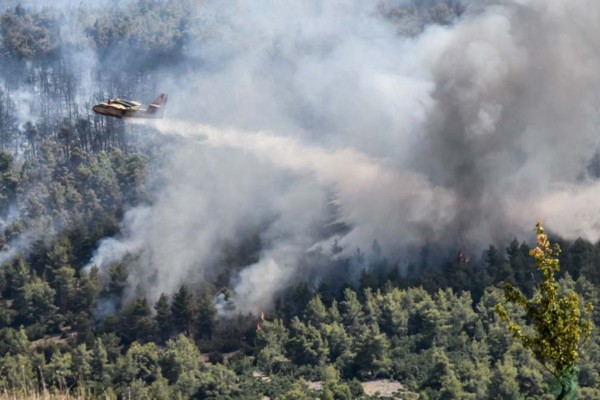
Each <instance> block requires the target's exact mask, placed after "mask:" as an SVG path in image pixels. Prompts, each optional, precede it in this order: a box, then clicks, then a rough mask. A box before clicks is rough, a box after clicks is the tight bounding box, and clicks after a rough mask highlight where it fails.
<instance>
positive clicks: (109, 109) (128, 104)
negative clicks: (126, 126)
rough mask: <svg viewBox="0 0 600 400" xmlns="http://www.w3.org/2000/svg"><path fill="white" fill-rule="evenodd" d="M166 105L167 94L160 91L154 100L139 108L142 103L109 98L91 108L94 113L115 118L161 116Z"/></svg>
mask: <svg viewBox="0 0 600 400" xmlns="http://www.w3.org/2000/svg"><path fill="white" fill-rule="evenodd" d="M166 105H167V95H166V94H164V93H161V94H160V95H159V96H158V97H157V98H156V100H154V101H153V102H152V103H150V104H148V107H146V108H145V109H144V108H141V106H142V103H140V102H138V101H132V100H123V99H119V98H117V99H109V100H108V101H106V102H102V103H100V104H96V105H95V106H94V107H92V110H93V111H94V112H95V113H96V114H101V115H106V116H109V117H116V118H162V117H163V114H164V112H165V107H166Z"/></svg>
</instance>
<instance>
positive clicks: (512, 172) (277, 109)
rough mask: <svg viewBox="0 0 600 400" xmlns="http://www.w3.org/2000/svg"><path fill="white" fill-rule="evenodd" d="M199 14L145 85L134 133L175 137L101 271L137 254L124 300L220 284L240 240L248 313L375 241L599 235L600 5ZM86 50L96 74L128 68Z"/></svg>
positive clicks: (388, 249)
mask: <svg viewBox="0 0 600 400" xmlns="http://www.w3.org/2000/svg"><path fill="white" fill-rule="evenodd" d="M67 3H68V2H67ZM67 3H65V4H67ZM127 4H129V3H127ZM187 6H188V7H190V10H191V12H190V18H189V20H188V21H186V22H187V23H188V24H189V26H191V27H193V29H191V32H193V33H194V34H195V36H194V35H191V36H190V37H187V38H186V42H185V44H184V45H182V46H181V49H182V50H181V54H180V55H179V56H178V57H173V58H172V59H169V62H168V63H166V64H164V65H161V67H160V68H158V69H157V70H156V71H153V72H152V75H151V79H148V81H150V82H151V84H147V86H146V87H144V88H143V91H144V92H150V91H151V90H152V91H155V93H152V94H150V93H147V94H148V96H151V95H155V94H156V93H158V92H165V93H168V94H169V99H170V100H169V105H168V108H167V110H166V114H165V119H163V120H162V121H158V122H144V123H141V124H137V125H134V129H135V130H136V131H140V132H142V134H141V137H143V135H148V137H150V136H151V135H153V134H156V133H160V134H162V135H164V137H163V138H162V140H163V141H164V142H168V145H167V146H165V148H164V149H163V150H164V152H163V156H162V159H163V160H166V161H165V162H164V168H162V169H161V170H160V172H159V173H158V174H157V177H155V178H154V179H155V181H154V182H153V183H152V184H151V185H150V187H153V188H154V190H153V191H152V192H151V196H150V197H151V199H150V201H149V202H148V204H144V205H141V206H138V207H135V208H131V209H130V210H129V211H128V212H127V213H126V214H125V216H124V218H123V220H122V221H121V225H120V226H121V229H120V232H119V233H118V234H117V235H115V236H114V237H110V238H105V239H104V240H102V241H101V242H100V243H98V247H97V249H96V251H95V253H94V256H93V257H92V259H91V260H90V262H89V265H90V266H91V265H97V266H99V267H100V268H101V269H102V270H106V269H107V268H109V266H110V265H112V264H114V263H115V262H118V261H121V260H123V259H125V258H127V257H128V256H134V257H130V258H128V263H130V264H131V265H130V266H129V272H130V275H129V282H128V283H129V287H130V292H131V293H133V292H134V291H136V290H138V289H142V290H143V292H144V293H145V294H146V295H147V296H148V297H149V298H150V299H153V300H154V299H156V298H157V297H158V296H159V295H160V293H162V292H167V293H172V292H174V291H175V290H177V288H178V287H179V285H181V283H182V282H186V281H203V280H213V279H215V277H216V276H218V275H219V271H220V265H221V262H222V254H221V250H222V248H223V247H224V246H226V245H227V244H230V243H236V244H237V243H238V242H242V241H243V240H244V238H245V237H247V236H255V237H257V238H258V239H257V241H256V245H255V246H254V247H253V248H252V251H253V252H254V253H255V254H253V257H250V258H252V259H253V261H252V262H250V263H249V264H248V265H239V266H237V269H236V270H235V273H234V275H233V276H231V277H230V280H229V282H228V284H229V285H230V286H231V287H232V288H233V291H234V296H233V302H234V304H235V307H236V308H235V309H236V311H243V312H246V311H250V312H256V311H257V310H263V309H264V310H268V309H269V306H270V305H271V303H272V301H273V298H274V296H276V295H277V293H278V292H280V291H281V290H283V289H284V288H285V287H286V286H288V285H290V284H292V283H295V282H299V281H303V280H306V279H311V280H313V281H314V282H318V281H319V280H325V279H328V278H329V279H331V277H334V276H338V274H340V272H339V271H336V270H335V268H336V265H337V264H336V263H335V262H333V261H332V260H335V258H336V257H341V256H350V255H352V254H353V253H354V252H355V251H356V249H357V248H360V249H361V250H362V251H363V252H367V253H368V252H369V249H371V246H372V244H373V242H374V241H376V242H377V244H378V246H379V248H380V251H381V255H380V256H381V257H385V258H387V259H388V260H389V261H390V263H391V264H398V265H400V266H401V267H402V266H403V265H405V264H406V263H407V260H409V259H410V258H411V257H413V256H414V255H413V254H411V252H414V249H418V248H419V247H420V246H423V245H424V244H426V243H440V244H441V245H442V246H447V247H448V248H452V249H458V248H462V249H465V251H467V252H469V253H472V254H478V253H479V252H480V251H481V250H482V249H484V248H485V247H487V245H489V244H490V243H497V244H500V245H502V244H503V243H506V241H508V240H511V239H512V238H513V237H515V236H517V237H519V238H524V237H526V236H525V235H524V233H525V232H528V231H529V228H530V226H531V225H532V221H535V220H537V219H538V218H541V219H543V220H544V222H545V226H546V227H548V228H550V229H551V230H553V231H554V232H556V233H557V234H560V235H562V236H564V237H567V238H574V237H577V236H579V235H581V236H583V237H585V238H587V239H590V240H593V241H595V240H598V239H599V238H600V235H599V233H600V228H599V226H600V220H599V217H598V216H599V215H600V214H599V213H598V211H600V210H599V208H600V207H599V206H598V204H597V202H596V201H595V199H597V198H598V195H599V194H600V184H599V183H598V180H597V178H598V177H599V176H600V174H598V173H594V168H592V167H593V160H594V159H595V158H594V157H595V156H596V157H597V153H598V150H599V148H600V147H599V140H598V138H599V137H600V135H598V121H599V117H600V115H599V111H598V110H600V98H599V96H598V93H600V75H599V74H598V73H597V71H599V70H600V52H599V51H598V49H599V48H600V43H599V41H600V39H599V38H600V32H599V31H600V28H599V27H598V24H597V23H596V20H595V16H596V15H598V13H599V12H600V3H598V2H595V1H592V0H583V1H578V2H568V1H566V0H504V1H486V2H463V3H460V2H457V1H450V0H446V1H441V0H440V1H436V0H422V1H416V2H413V1H411V2H409V1H402V0H398V1H394V0H386V1H380V2H373V1H366V0H365V1H360V0H356V1H351V2H348V1H341V0H339V1H338V0H334V1H320V0H311V1H305V2H280V1H275V0H261V1H254V2H244V1H236V0H228V1H225V2H223V1H205V2H202V3H201V4H194V3H190V4H187ZM82 7H84V8H85V7H88V5H86V4H85V2H84V3H83V5H82ZM73 23H75V22H73ZM67 26H68V24H67ZM167 33H168V32H167ZM165 34H166V33H165ZM76 54H78V56H74V58H75V59H76V61H77V65H78V66H79V68H80V69H81V68H83V67H82V66H86V67H85V68H88V69H91V70H93V71H100V72H103V71H104V69H107V70H111V68H113V69H118V67H115V65H117V66H119V65H122V64H123V62H122V61H121V62H119V60H122V57H124V53H123V49H121V48H117V49H114V50H112V49H109V50H107V54H108V56H105V57H104V58H103V59H102V60H101V59H100V58H98V57H92V56H90V54H94V49H91V48H85V47H83V48H79V49H78V53H76ZM154 61H156V60H154ZM149 62H150V61H149ZM123 69H126V68H123ZM127 72H131V71H127ZM87 78H88V79H87V80H86V79H82V80H81V82H82V83H81V85H83V86H86V85H92V84H91V83H89V81H90V79H91V78H89V77H87ZM94 85H98V83H94ZM80 89H81V90H80V92H82V91H85V89H87V87H82V88H80ZM140 90H142V89H140ZM126 95H127V94H123V96H124V97H125V96H126ZM22 98H23V99H29V98H35V96H25V95H24V96H22ZM24 101H25V100H24ZM176 137H177V139H176ZM334 244H336V245H339V246H340V247H341V249H342V250H341V253H336V254H331V251H330V249H331V247H332V246H333V245H334ZM358 267H360V266H358Z"/></svg>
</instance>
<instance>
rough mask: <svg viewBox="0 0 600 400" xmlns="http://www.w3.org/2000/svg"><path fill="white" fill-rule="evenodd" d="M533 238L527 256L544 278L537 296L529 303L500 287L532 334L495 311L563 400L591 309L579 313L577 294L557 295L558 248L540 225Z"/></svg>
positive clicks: (511, 289) (510, 287)
mask: <svg viewBox="0 0 600 400" xmlns="http://www.w3.org/2000/svg"><path fill="white" fill-rule="evenodd" d="M536 234H537V247H536V248H534V249H533V250H531V252H530V255H531V256H532V257H534V259H535V264H536V266H537V268H538V269H539V270H540V271H541V272H542V273H543V275H544V281H543V282H542V283H540V284H539V285H538V292H537V293H536V294H535V295H534V296H533V297H532V298H531V299H527V298H526V297H525V295H523V293H522V292H521V291H520V290H519V289H517V288H516V287H514V286H513V285H511V284H510V283H508V282H505V284H504V295H505V298H506V300H507V301H509V302H511V303H514V304H517V305H519V306H520V307H522V308H523V309H524V310H525V312H526V315H527V318H528V319H529V321H530V322H531V324H532V325H533V328H534V332H533V333H531V334H530V333H528V332H526V330H525V329H524V328H523V327H522V326H521V325H519V324H518V323H517V322H515V321H514V320H513V319H511V317H510V316H509V315H508V312H507V311H506V309H505V308H504V307H503V306H502V305H500V304H498V305H497V306H496V311H497V312H498V315H499V316H500V318H501V319H502V320H503V321H505V322H506V323H507V325H508V329H509V330H510V332H511V333H512V335H513V336H514V337H515V338H516V339H518V340H519V341H520V342H521V344H523V346H524V347H525V348H527V349H529V350H531V351H532V352H533V354H534V356H535V358H536V359H537V360H538V361H539V362H540V363H542V365H544V366H545V367H546V368H547V369H548V370H549V371H550V372H551V373H552V374H553V375H554V376H555V377H556V378H557V380H558V381H559V384H560V386H561V391H560V393H559V395H558V397H557V398H558V399H565V398H567V396H568V395H569V394H570V393H572V392H574V390H572V389H573V388H574V387H575V386H576V378H575V371H576V366H577V362H578V361H579V350H580V347H581V345H582V344H583V343H584V342H585V341H586V340H587V339H588V338H589V337H590V334H591V331H592V321H591V313H592V309H593V305H592V304H591V303H589V302H588V303H586V304H585V306H584V307H583V312H582V307H581V300H580V298H579V295H578V294H577V293H575V292H573V291H570V292H569V293H567V294H566V295H562V294H560V293H559V284H558V282H557V281H556V278H555V274H556V272H558V271H559V270H560V265H559V262H558V255H559V253H560V248H559V247H558V245H554V246H551V245H550V241H549V240H548V235H546V233H545V232H544V229H543V228H542V225H541V223H540V222H538V223H537V225H536Z"/></svg>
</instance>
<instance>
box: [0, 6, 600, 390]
mask: <svg viewBox="0 0 600 400" xmlns="http://www.w3.org/2000/svg"><path fill="white" fill-rule="evenodd" d="M108 3H110V2H108ZM195 3H196V2H194V1H191V0H190V1H187V0H177V1H160V0H136V1H126V2H119V3H118V5H116V4H117V3H116V2H112V3H111V4H112V6H111V7H106V8H102V7H100V6H97V7H96V8H95V9H94V12H93V13H92V12H89V10H87V9H85V7H91V6H85V7H84V6H83V5H80V6H78V7H74V8H72V9H66V8H65V9H61V8H60V7H58V6H57V7H55V8H53V7H52V6H51V4H48V7H39V6H28V5H26V4H25V5H21V4H16V5H11V6H10V7H6V8H4V6H2V7H1V8H0V61H1V62H0V221H1V224H0V228H1V229H0V265H1V267H0V392H1V393H3V394H28V395H29V394H34V393H68V394H70V395H72V396H75V397H74V398H86V399H87V398H98V399H148V398H152V399H187V398H194V399H264V398H269V399H281V400H283V399H315V398H320V399H382V398H387V397H385V396H388V394H387V393H383V392H379V391H375V392H373V391H372V390H368V389H367V388H368V385H366V383H368V382H373V381H383V382H399V383H400V385H398V386H397V387H395V393H394V396H396V397H395V398H402V399H417V398H419V399H422V400H426V399H431V400H433V399H540V400H541V399H553V398H556V395H557V393H558V391H559V390H560V389H559V388H558V387H557V383H556V379H555V376H553V375H552V374H551V373H549V371H548V370H547V369H546V368H545V367H544V366H543V365H542V364H541V363H540V362H539V360H538V359H536V357H535V355H534V354H533V353H532V352H530V351H529V349H527V348H526V347H525V346H524V345H523V344H522V343H520V342H519V341H518V340H515V339H514V338H513V335H512V334H511V331H510V330H509V329H508V327H507V325H506V323H505V322H504V321H503V320H502V319H501V318H500V316H499V314H498V312H497V310H496V308H497V305H498V304H501V305H503V306H504V307H505V308H506V310H507V311H508V313H510V314H511V315H512V316H515V318H516V321H518V322H519V323H520V324H523V325H525V326H527V328H526V329H533V328H532V327H531V325H527V318H526V317H525V315H524V314H523V312H522V311H521V310H520V309H519V307H518V306H517V305H515V304H512V303H510V302H508V301H506V298H505V289H504V286H503V285H504V282H509V283H511V284H512V285H514V287H515V288H518V289H519V290H520V291H521V292H522V293H523V294H524V295H525V296H527V297H531V296H534V295H536V293H538V292H539V288H540V283H542V282H543V281H544V275H543V274H542V273H541V272H540V271H539V270H538V269H536V263H535V258H534V257H532V256H531V255H530V252H531V250H532V249H533V248H535V235H534V231H533V229H532V230H531V231H530V236H528V237H523V238H519V239H517V238H516V234H515V235H514V236H512V237H513V239H512V240H509V241H507V242H506V243H494V244H489V245H488V246H487V247H485V248H483V249H462V248H460V247H456V246H454V244H452V245H450V246H448V245H446V244H445V243H436V242H429V243H425V244H423V245H421V246H420V247H419V248H418V249H413V250H412V251H413V252H414V254H413V255H412V256H411V257H410V260H411V261H410V262H409V263H408V264H406V263H403V262H401V260H400V259H399V258H398V259H395V258H392V257H388V256H387V255H386V253H385V249H382V248H381V245H380V244H379V241H378V238H372V245H371V246H370V248H356V249H352V250H348V249H344V248H343V245H342V244H341V243H340V242H338V241H337V240H336V241H334V242H333V244H332V245H331V246H329V247H328V248H322V249H320V250H319V252H318V254H316V255H315V254H313V255H311V256H310V257H307V259H306V260H303V262H306V263H309V262H315V263H316V264H318V265H320V266H326V267H323V268H326V269H327V270H328V271H336V273H335V274H332V275H330V277H329V278H330V279H327V276H325V277H324V278H322V279H319V280H315V279H306V280H302V279H299V280H296V281H293V282H290V283H289V284H288V285H286V286H285V287H284V288H283V289H282V290H279V291H277V296H276V298H275V301H274V304H272V306H271V307H269V308H267V309H265V310H264V311H259V312H254V313H248V312H238V311H236V309H235V305H234V304H233V303H231V302H229V301H228V300H229V299H230V298H231V297H232V296H233V295H234V290H235V287H234V279H233V278H234V277H235V276H237V275H238V274H240V271H242V269H243V268H244V267H245V266H248V265H251V264H253V263H256V261H257V259H258V258H259V257H260V253H261V245H262V244H263V243H262V242H261V241H264V240H265V239H264V237H261V235H260V232H259V231H258V230H253V229H249V232H244V234H243V238H242V239H240V238H236V239H239V240H236V241H225V242H224V243H222V246H221V247H220V248H215V249H213V251H214V252H215V254H216V255H217V256H216V259H217V261H216V263H217V264H218V268H217V269H216V271H217V272H216V273H212V274H208V276H206V277H204V279H190V280H187V281H181V282H177V290H175V291H173V292H163V293H162V294H160V296H159V297H158V298H157V299H152V298H149V296H147V293H145V291H144V288H143V287H142V286H138V287H132V285H131V275H132V274H133V272H132V270H131V266H132V265H133V263H134V262H136V258H135V254H131V255H129V256H128V257H125V258H124V259H123V260H120V261H118V262H114V263H111V264H110V266H109V267H108V268H102V267H101V266H97V265H91V264H90V260H91V259H92V258H93V257H94V254H95V251H96V249H97V247H98V244H99V243H100V242H101V241H102V240H103V239H105V238H108V237H113V236H117V235H119V234H120V233H121V230H122V229H123V225H122V223H121V221H122V220H123V219H124V218H125V216H126V215H127V212H128V210H131V209H132V208H135V207H140V206H145V205H151V204H153V202H156V201H157V199H156V198H155V197H154V192H155V189H156V187H157V186H160V185H162V184H164V180H165V177H164V176H163V175H161V174H162V172H161V171H162V168H164V167H165V165H168V164H169V159H168V157H167V156H166V155H165V152H164V149H165V148H167V147H169V146H172V145H173V142H174V141H178V140H180V141H184V139H182V138H174V137H168V136H164V135H161V134H159V133H158V132H157V131H156V130H154V129H152V128H150V127H147V126H143V125H136V124H129V123H127V122H124V121H122V120H117V119H110V118H106V117H103V116H98V115H95V114H93V113H92V112H91V106H92V105H93V104H95V103H97V102H99V101H103V100H104V99H106V98H108V97H109V96H110V95H112V94H114V93H119V95H120V96H122V97H124V98H143V99H145V98H153V96H154V95H155V94H156V93H158V92H159V90H160V82H161V80H162V79H168V71H169V69H170V68H172V67H173V65H178V66H179V65H185V67H186V68H201V67H202V66H203V65H204V63H205V61H204V60H203V59H202V56H201V55H198V54H192V55H190V50H189V49H190V48H191V47H192V46H203V45H205V46H207V47H210V42H211V40H213V39H214V37H213V36H212V34H211V30H210V27H209V26H206V25H205V24H201V23H199V21H198V20H197V18H196V17H195V11H194V9H195V7H196V5H195ZM408 3H409V2H406V3H404V2H398V3H397V4H396V3H394V2H381V5H380V7H379V8H378V12H379V13H381V18H384V19H385V20H386V21H387V22H386V23H388V24H390V26H392V27H393V29H394V30H395V31H397V32H398V35H409V36H410V35H417V34H418V32H421V31H422V30H423V29H425V27H426V26H429V25H436V26H441V27H444V26H447V25H449V24H452V23H453V21H454V20H455V19H457V18H460V17H461V15H462V14H463V13H464V12H465V10H466V8H467V7H466V6H465V5H463V4H462V3H461V2H459V1H454V0H445V1H433V0H432V1H422V2H413V4H412V5H406V4H408ZM398 4H400V5H398ZM113 7H116V8H117V9H118V12H114V8H113ZM205 43H206V44H205ZM171 96H172V97H173V95H172V94H171ZM168 113H169V110H167V118H168ZM173 212H176V210H173ZM529 224H530V225H531V227H532V228H533V224H535V220H532V221H530V222H529ZM326 229H327V228H323V230H326ZM329 229H333V230H334V233H335V234H343V233H344V232H345V231H346V230H347V229H349V228H348V227H345V226H342V224H340V226H337V227H334V228H331V226H330V227H329ZM240 236H242V234H240ZM550 240H551V241H552V242H553V243H557V244H558V245H560V248H561V249H562V251H561V252H560V254H559V258H558V260H559V262H560V271H558V273H557V277H558V283H559V285H560V292H561V293H568V292H569V291H573V292H575V293H577V294H579V296H581V298H582V307H583V301H586V302H591V303H592V304H594V305H597V304H599V302H600V268H599V267H598V266H599V265H600V242H590V241H589V240H586V239H584V238H578V239H575V240H567V239H564V238H563V237H561V236H560V235H559V234H554V233H551V234H550ZM344 276H345V277H346V278H347V279H346V280H342V279H339V277H344ZM256 290H261V289H260V286H259V287H257V288H256ZM223 308H225V310H223ZM591 318H592V321H593V323H594V325H595V326H598V324H600V310H599V309H598V307H596V308H595V309H594V311H593V312H592V314H591ZM579 352H580V354H581V356H580V359H579V363H578V368H579V371H578V376H577V382H578V388H577V392H578V396H579V398H582V399H592V398H600V335H599V333H598V332H597V330H596V329H593V330H592V331H591V336H590V338H589V339H588V340H586V341H584V342H583V343H582V346H581V348H580V349H579ZM389 396H391V395H389Z"/></svg>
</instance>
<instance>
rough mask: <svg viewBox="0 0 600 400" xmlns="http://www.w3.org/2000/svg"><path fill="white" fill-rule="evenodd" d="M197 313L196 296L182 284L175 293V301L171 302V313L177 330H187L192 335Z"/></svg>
mask: <svg viewBox="0 0 600 400" xmlns="http://www.w3.org/2000/svg"><path fill="white" fill-rule="evenodd" d="M196 313H197V309H196V304H195V302H194V297H193V296H192V294H191V293H190V292H189V290H188V287H187V286H186V285H181V287H180V288H179V290H178V291H177V293H175V294H174V295H173V302H172V303H171V315H172V316H173V326H174V327H175V330H176V331H177V332H185V333H186V334H187V335H188V336H191V335H192V333H193V329H194V328H193V325H194V320H195V317H196Z"/></svg>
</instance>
